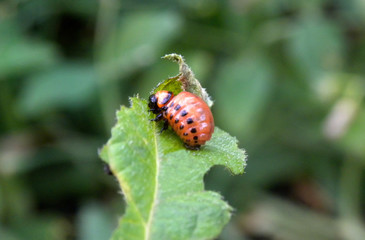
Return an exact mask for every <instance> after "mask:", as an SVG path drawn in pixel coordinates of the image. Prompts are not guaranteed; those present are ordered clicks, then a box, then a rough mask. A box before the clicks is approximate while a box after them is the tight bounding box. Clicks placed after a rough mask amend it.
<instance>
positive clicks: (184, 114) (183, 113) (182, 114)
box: [180, 109, 188, 117]
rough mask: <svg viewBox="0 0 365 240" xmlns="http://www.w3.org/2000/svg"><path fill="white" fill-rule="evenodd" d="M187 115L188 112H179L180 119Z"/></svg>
mask: <svg viewBox="0 0 365 240" xmlns="http://www.w3.org/2000/svg"><path fill="white" fill-rule="evenodd" d="M187 114H188V112H187V111H186V110H185V109H184V110H182V111H181V114H180V115H181V116H182V117H185V116H186V115H187Z"/></svg>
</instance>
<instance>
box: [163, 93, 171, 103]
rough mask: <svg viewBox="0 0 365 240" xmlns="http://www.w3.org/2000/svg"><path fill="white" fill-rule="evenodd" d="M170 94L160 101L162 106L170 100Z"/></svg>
mask: <svg viewBox="0 0 365 240" xmlns="http://www.w3.org/2000/svg"><path fill="white" fill-rule="evenodd" d="M171 95H172V92H168V93H167V97H165V98H164V99H163V100H162V104H166V103H167V102H168V101H170V99H171Z"/></svg>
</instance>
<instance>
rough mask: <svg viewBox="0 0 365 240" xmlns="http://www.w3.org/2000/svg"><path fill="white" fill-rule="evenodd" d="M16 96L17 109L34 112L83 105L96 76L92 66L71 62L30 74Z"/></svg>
mask: <svg viewBox="0 0 365 240" xmlns="http://www.w3.org/2000/svg"><path fill="white" fill-rule="evenodd" d="M26 86H27V87H26V88H25V90H24V92H22V93H21V95H20V97H19V103H18V108H19V112H21V113H22V114H24V115H27V116H36V115H38V114H42V113H44V112H47V111H50V110H51V109H57V108H60V107H68V108H71V109H72V108H77V107H80V106H83V105H85V104H86V103H87V102H88V101H89V100H90V98H91V97H92V95H93V94H94V93H95V91H96V86H97V82H96V76H95V71H94V69H93V68H92V66H90V65H87V64H80V63H73V64H70V65H68V66H60V67H59V68H56V69H52V70H49V71H47V72H44V73H41V74H38V75H33V76H32V78H30V79H27V83H26Z"/></svg>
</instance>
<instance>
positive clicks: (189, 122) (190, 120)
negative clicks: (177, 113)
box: [186, 118, 194, 124]
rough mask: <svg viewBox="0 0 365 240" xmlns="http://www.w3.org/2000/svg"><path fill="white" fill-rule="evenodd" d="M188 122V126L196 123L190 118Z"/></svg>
mask: <svg viewBox="0 0 365 240" xmlns="http://www.w3.org/2000/svg"><path fill="white" fill-rule="evenodd" d="M186 122H187V123H188V124H192V123H193V122H194V121H193V119H191V118H188V119H187V120H186Z"/></svg>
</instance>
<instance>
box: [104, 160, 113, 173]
mask: <svg viewBox="0 0 365 240" xmlns="http://www.w3.org/2000/svg"><path fill="white" fill-rule="evenodd" d="M104 172H105V173H106V174H108V175H111V176H112V175H114V174H113V172H112V170H111V169H110V166H109V164H107V163H104Z"/></svg>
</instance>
